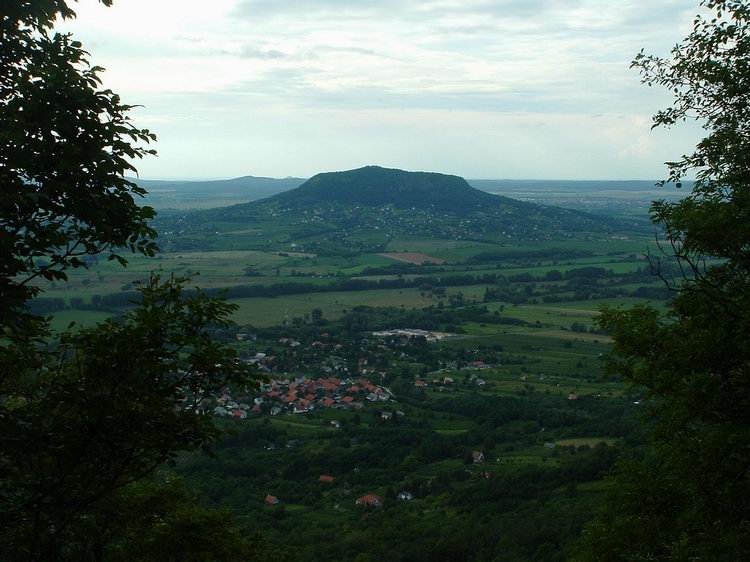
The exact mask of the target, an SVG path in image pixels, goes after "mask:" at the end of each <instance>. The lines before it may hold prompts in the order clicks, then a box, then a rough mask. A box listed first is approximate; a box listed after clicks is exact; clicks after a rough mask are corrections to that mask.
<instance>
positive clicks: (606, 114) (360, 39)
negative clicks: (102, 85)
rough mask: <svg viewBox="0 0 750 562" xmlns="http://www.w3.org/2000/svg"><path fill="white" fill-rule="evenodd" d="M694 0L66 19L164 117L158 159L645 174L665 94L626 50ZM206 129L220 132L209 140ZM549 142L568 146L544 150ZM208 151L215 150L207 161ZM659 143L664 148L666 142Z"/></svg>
mask: <svg viewBox="0 0 750 562" xmlns="http://www.w3.org/2000/svg"><path fill="white" fill-rule="evenodd" d="M690 4H691V3H686V2H684V0H566V1H565V2H562V1H560V0H419V1H417V0H284V1H280V0H213V1H212V4H211V9H210V10H206V9H205V4H204V3H203V2H202V1H201V0H160V2H153V0H129V2H127V3H115V6H114V7H113V8H112V9H109V10H107V9H104V8H102V7H101V6H97V5H96V3H81V5H80V10H79V19H78V21H76V22H70V23H66V25H69V26H71V27H70V29H71V30H72V31H74V32H75V33H76V35H77V36H78V38H80V39H82V40H83V41H84V45H86V46H90V45H96V49H95V50H92V61H93V62H95V63H97V64H101V65H103V66H105V67H107V69H108V72H107V73H106V74H105V76H104V78H105V80H106V84H107V86H111V87H113V88H114V89H115V90H116V91H118V92H119V93H121V94H122V95H123V97H124V99H126V100H127V101H129V102H132V103H142V104H144V105H146V109H144V110H142V111H141V110H139V114H140V115H143V117H144V122H146V121H148V122H149V123H153V124H155V125H159V127H158V128H157V127H156V126H155V127H154V128H155V129H157V133H160V136H161V138H162V142H161V143H160V147H159V151H160V154H161V157H160V159H159V160H158V163H155V164H153V166H156V168H154V169H155V170H161V171H160V172H159V173H160V175H170V176H174V175H177V174H178V172H175V171H171V170H166V167H168V166H176V167H177V168H178V169H179V166H181V165H184V166H187V167H189V166H194V167H197V166H199V165H206V166H208V165H210V166H215V167H216V169H214V170H211V172H210V174H209V175H221V173H220V170H219V167H220V166H224V167H225V168H226V169H227V170H229V169H233V170H235V171H237V172H242V170H241V169H240V168H242V166H245V165H248V166H249V165H250V164H251V162H249V161H248V160H246V159H244V158H243V156H242V154H250V153H251V152H252V153H253V154H257V155H262V158H260V159H259V160H258V162H260V163H262V165H263V166H268V167H267V168H264V170H263V172H264V173H266V174H279V175H288V174H297V175H299V174H309V173H312V172H315V171H319V170H320V169H325V168H327V167H337V168H342V167H345V165H344V164H343V163H348V164H351V163H354V162H360V161H362V162H363V163H368V158H365V157H364V156H363V155H364V154H371V155H372V157H371V159H370V161H378V160H379V158H378V155H379V154H380V155H382V156H383V158H385V159H386V160H388V159H390V160H395V161H398V162H400V163H403V164H404V165H405V167H411V168H414V167H417V166H409V165H408V160H409V159H413V160H414V161H415V162H419V163H420V164H419V166H418V167H421V168H424V169H428V168H430V167H431V166H429V165H428V164H429V162H433V163H434V164H433V166H432V167H433V168H438V167H439V166H444V165H448V164H449V163H450V164H451V165H454V166H456V170H455V171H456V172H458V173H462V174H466V175H474V176H475V177H476V176H477V175H478V174H479V170H481V171H482V174H481V175H484V176H485V177H489V176H492V175H493V174H492V173H491V172H492V169H493V166H495V168H494V169H496V170H497V172H496V173H495V174H494V175H496V176H497V175H503V176H506V177H507V176H510V175H515V176H516V177H523V176H529V175H531V174H539V173H540V169H545V166H548V168H549V173H548V174H547V176H548V177H553V176H554V175H555V173H559V174H562V173H563V171H565V175H566V176H567V177H571V176H573V175H575V174H574V173H573V171H572V166H573V164H575V166H578V167H579V169H580V176H581V177H583V176H584V175H586V176H588V177H591V174H593V171H596V174H594V175H595V176H600V177H603V175H605V174H604V167H605V165H611V166H612V170H613V171H617V172H618V173H622V174H626V173H627V174H629V175H630V177H633V176H635V177H644V176H646V175H650V174H646V173H644V172H638V170H645V169H647V168H648V169H649V170H650V169H651V168H649V167H648V166H647V165H646V164H645V163H646V162H648V161H649V158H650V157H651V156H653V154H654V153H655V151H657V150H658V148H659V147H658V146H656V145H654V144H653V141H652V140H650V139H653V138H656V137H654V136H653V133H651V132H650V130H649V129H650V121H649V119H648V116H649V115H651V114H653V113H654V112H655V111H656V110H657V109H659V108H661V107H662V106H664V105H665V104H666V103H667V102H668V100H669V95H668V93H664V92H660V91H658V90H657V89H649V88H644V87H642V86H641V85H640V84H639V77H638V75H637V73H636V72H633V71H631V70H629V68H628V66H629V63H630V60H631V59H632V58H633V56H634V55H635V54H636V53H637V52H638V51H639V50H640V49H641V48H642V47H645V48H646V50H647V51H648V52H654V53H661V54H665V53H668V52H669V49H670V48H671V46H672V45H673V44H674V43H676V42H677V41H679V40H680V38H681V37H682V36H683V35H685V34H686V33H688V32H689V30H690V28H691V22H692V15H693V14H694V12H696V11H697V10H696V9H695V8H691V7H690ZM514 116H516V117H517V118H516V117H514ZM594 116H598V117H597V118H592V117H594ZM614 116H618V117H614ZM377 120H381V121H382V123H383V125H382V126H377V124H376V122H377ZM433 125H434V126H433ZM690 134H691V135H692V134H693V133H690ZM566 135H568V136H570V138H566ZM586 135H588V138H589V139H596V142H586V140H585V139H586ZM193 137H195V138H196V140H195V141H193V140H189V139H192V138H193ZM685 138H687V137H685ZM691 138H692V137H691ZM200 139H203V141H204V144H205V146H206V147H211V148H207V149H204V151H202V152H201V150H200V147H199V144H200V143H199V140H200ZM476 139H482V140H481V142H480V141H476ZM482 143H484V144H482ZM393 147H398V150H399V151H400V152H398V154H395V153H394V150H395V148H393ZM521 147H523V148H521ZM681 150H683V151H684V149H681ZM253 151H255V152H253ZM451 151H453V152H451ZM543 151H548V153H550V154H551V153H553V152H554V153H555V154H559V155H565V154H567V155H568V157H567V160H566V157H564V156H560V157H559V158H558V157H557V156H554V157H553V156H550V157H549V158H548V159H547V161H549V162H550V163H549V165H548V164H546V163H545V159H544V158H542V152H543ZM207 153H210V154H211V155H212V156H211V158H214V155H216V156H215V157H216V161H215V162H213V161H212V162H211V163H210V164H209V163H203V164H199V162H200V161H201V158H203V157H205V155H206V154H207ZM453 153H455V154H453ZM499 153H503V154H504V153H508V154H512V155H513V158H512V159H510V160H509V159H507V158H498V156H497V154H499ZM171 154H173V155H174V156H172V155H171ZM290 154H293V156H289V155H290ZM219 155H220V156H219ZM316 158H317V159H318V160H319V162H320V164H319V166H318V167H314V166H313V162H314V160H315V159H316ZM336 158H339V159H340V161H341V162H342V164H341V165H336V166H334V164H335V162H336ZM400 159H403V162H402V161H401V160H400ZM628 159H632V162H637V163H638V164H634V167H633V169H632V171H628V168H627V167H626V166H625V162H626V161H628ZM652 159H653V160H654V162H656V163H657V164H656V165H658V166H661V162H662V161H663V159H664V155H660V156H653V158H652ZM294 162H300V163H301V162H304V164H300V166H299V167H293V165H294ZM552 162H554V164H553V163H552ZM180 163H182V164H180ZM144 165H146V166H151V165H152V164H149V163H145V162H144ZM472 166H473V167H474V169H476V170H477V172H476V173H473V172H472V171H471V170H472ZM540 166H541V168H540ZM524 169H525V170H527V171H526V172H524V171H523V170H524ZM592 170H593V171H592ZM253 171H257V170H245V172H247V173H250V172H253ZM446 171H450V170H446ZM227 173H229V172H227ZM207 174H208V172H206V173H203V174H202V173H193V175H207Z"/></svg>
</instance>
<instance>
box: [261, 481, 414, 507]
mask: <svg viewBox="0 0 750 562" xmlns="http://www.w3.org/2000/svg"><path fill="white" fill-rule="evenodd" d="M324 478H325V480H324ZM334 480H335V479H334V478H333V476H326V475H321V477H320V482H326V483H329V484H331V483H333V482H334ZM397 498H398V499H399V500H401V501H412V500H413V499H414V495H413V494H412V493H411V492H406V491H404V492H400V493H399V494H398V496H397ZM263 503H265V504H266V505H278V504H280V503H281V500H280V499H279V498H277V497H276V496H273V495H271V494H268V495H267V496H266V498H265V500H264V502H263ZM354 503H355V505H359V506H362V507H367V508H375V509H377V508H381V507H383V505H384V504H385V498H384V497H383V496H378V495H377V494H372V493H370V494H365V495H364V496H360V497H358V498H357V500H356V501H355V502H354Z"/></svg>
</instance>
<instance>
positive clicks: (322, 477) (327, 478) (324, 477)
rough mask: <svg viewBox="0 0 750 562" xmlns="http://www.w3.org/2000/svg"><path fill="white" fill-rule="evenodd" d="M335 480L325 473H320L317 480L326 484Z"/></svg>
mask: <svg viewBox="0 0 750 562" xmlns="http://www.w3.org/2000/svg"><path fill="white" fill-rule="evenodd" d="M335 481H336V479H335V478H334V477H333V476H328V475H327V474H321V475H320V478H318V482H325V483H326V484H333V483H334V482H335Z"/></svg>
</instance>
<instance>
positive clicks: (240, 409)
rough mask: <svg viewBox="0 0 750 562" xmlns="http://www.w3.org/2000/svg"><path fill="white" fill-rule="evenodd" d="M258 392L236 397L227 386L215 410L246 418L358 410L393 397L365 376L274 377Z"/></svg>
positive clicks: (223, 414) (217, 413) (263, 384)
mask: <svg viewBox="0 0 750 562" xmlns="http://www.w3.org/2000/svg"><path fill="white" fill-rule="evenodd" d="M259 393H260V395H259V396H251V395H239V394H238V395H237V396H236V397H233V396H232V395H231V393H230V392H229V390H228V389H227V390H225V392H224V393H223V394H222V395H221V396H220V397H219V398H217V399H216V406H215V407H214V408H213V413H214V415H217V416H220V417H235V418H239V419H245V418H246V417H247V416H248V415H256V416H257V415H262V414H267V415H272V416H277V415H281V414H303V413H306V412H311V411H313V410H315V409H323V408H334V409H354V410H358V409H361V408H363V407H364V405H365V404H366V403H368V402H370V403H373V402H387V401H389V400H393V399H394V395H393V393H392V392H391V391H390V390H388V389H387V388H385V387H382V386H378V385H375V384H373V383H371V382H370V381H368V380H367V379H364V378H359V379H356V380H354V379H351V378H344V379H341V378H337V377H326V378H317V379H308V378H307V377H305V376H301V377H297V378H295V379H293V380H290V379H289V378H281V377H278V378H277V377H274V378H272V379H271V380H270V381H269V382H265V383H262V384H261V385H260V389H259Z"/></svg>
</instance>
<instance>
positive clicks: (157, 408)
mask: <svg viewBox="0 0 750 562" xmlns="http://www.w3.org/2000/svg"><path fill="white" fill-rule="evenodd" d="M102 3H103V4H105V5H110V4H111V0H102ZM74 15H75V14H74V13H73V11H72V10H70V8H69V7H68V6H67V4H66V2H65V1H63V0H38V1H33V2H29V1H24V2H5V3H3V4H2V7H0V27H1V29H2V31H1V33H0V62H1V64H0V69H1V70H0V185H2V197H0V548H2V552H3V555H2V558H3V559H4V560H88V559H93V560H107V559H112V560H117V559H133V558H137V559H141V560H144V559H156V557H155V556H154V555H155V554H156V553H159V554H160V556H159V559H167V560H169V559H173V560H176V559H179V560H191V559H192V560H196V559H200V560H208V559H211V558H210V556H208V555H206V552H205V550H202V549H206V548H211V549H212V550H213V554H212V555H214V556H218V557H221V558H222V559H224V558H226V556H225V555H226V554H227V553H228V551H229V550H232V549H233V545H238V544H240V543H241V542H242V541H240V539H239V534H238V532H237V531H236V530H235V529H233V528H232V525H231V524H230V523H229V522H228V519H227V516H226V514H221V513H216V512H210V511H208V510H205V509H201V508H198V507H195V505H194V502H193V500H192V499H190V498H189V494H187V493H182V492H178V491H175V489H174V488H172V487H170V486H168V485H166V484H164V485H159V483H158V482H157V481H156V480H154V481H152V482H150V483H145V482H144V481H145V479H147V478H148V477H149V476H150V475H152V474H153V473H154V471H155V470H156V469H157V467H159V466H160V465H162V464H163V463H165V462H169V461H173V460H174V459H175V458H176V456H177V455H178V454H179V453H180V452H184V451H192V450H196V449H205V448H206V447H208V446H209V445H210V444H211V443H212V442H213V441H214V440H215V439H216V438H217V437H218V436H219V435H220V432H219V430H218V429H217V427H216V426H215V425H214V424H213V422H212V420H211V418H209V417H207V416H203V415H199V407H200V403H201V400H202V398H203V396H205V395H207V394H209V393H213V392H217V391H219V390H220V389H222V388H224V387H225V386H226V385H228V384H248V383H251V382H252V379H251V378H250V377H249V375H250V372H249V369H248V368H247V367H246V366H245V365H243V364H242V363H240V362H239V361H238V357H237V355H236V353H235V352H234V351H232V350H231V349H230V348H228V347H227V346H225V345H223V344H220V343H218V342H215V341H212V340H211V339H210V337H209V335H208V334H209V329H213V327H215V326H226V325H227V320H226V319H227V317H228V315H230V314H231V313H232V312H233V311H234V308H235V307H234V306H233V305H229V304H227V303H226V302H225V301H223V300H222V299H221V298H218V297H212V296H208V295H205V294H203V293H201V292H200V291H198V290H191V295H190V296H189V297H188V296H187V295H185V294H184V293H183V287H184V285H185V282H186V281H185V280H184V279H176V278H169V279H167V280H162V279H160V278H159V277H158V276H152V277H151V278H150V279H149V280H148V281H147V282H145V283H144V284H143V285H142V286H141V288H140V293H141V304H140V305H139V306H138V307H136V308H135V309H133V310H131V311H130V312H127V313H126V314H125V315H124V316H123V317H121V318H120V319H118V320H108V321H107V322H105V323H103V324H101V325H99V326H97V327H95V328H91V329H83V330H82V329H79V330H77V331H68V332H66V333H64V334H62V335H61V336H59V338H57V339H55V338H53V337H52V335H51V334H50V332H49V330H48V328H47V322H46V321H45V320H44V319H41V318H38V317H35V316H33V315H32V313H31V312H30V311H29V307H28V300H29V299H30V298H31V297H34V296H36V295H37V294H39V293H40V292H41V289H40V287H39V285H38V283H37V282H38V281H39V280H40V279H47V280H60V279H61V280H65V279H66V273H65V271H66V270H67V269H69V268H77V267H86V265H87V264H86V261H85V258H86V257H87V256H90V255H94V254H100V253H105V255H108V256H109V259H110V260H116V261H118V262H120V263H121V264H123V265H124V264H125V263H126V260H125V259H124V258H123V257H122V256H120V255H119V253H120V252H121V250H123V249H125V250H130V251H133V252H140V253H142V254H145V255H147V256H150V255H153V253H154V251H155V249H156V246H155V243H154V240H153V238H154V237H155V231H154V230H153V229H152V228H151V227H150V226H149V224H148V221H149V219H151V218H152V217H153V215H154V213H153V210H152V209H150V208H149V207H140V206H138V205H137V204H136V202H135V197H137V196H141V195H143V194H144V193H145V191H143V190H142V189H141V188H139V187H138V186H136V185H135V184H134V183H132V182H130V181H128V180H126V179H124V178H123V174H124V173H125V172H128V171H131V172H132V171H134V168H133V166H132V163H131V162H132V160H133V159H137V158H140V157H142V156H144V155H146V154H152V153H153V151H151V150H147V149H145V148H142V147H141V146H139V143H148V142H150V141H152V140H154V136H153V135H152V134H151V133H150V132H149V131H147V130H141V129H137V128H135V127H133V126H132V125H131V124H130V122H129V118H128V115H127V114H128V111H129V110H130V109H131V106H128V105H124V104H122V103H121V101H120V98H119V97H118V96H117V95H116V94H114V93H113V92H111V91H109V90H102V89H100V81H99V73H100V72H101V70H102V69H101V68H99V67H95V66H90V65H89V63H88V61H87V59H86V56H87V54H86V52H85V51H84V50H83V48H82V46H81V44H80V43H78V42H76V41H73V40H72V38H71V37H70V36H69V35H60V34H54V35H53V34H52V26H53V24H54V22H55V20H56V18H58V17H61V18H71V17H73V16H74ZM49 300H50V302H48V304H49V305H50V306H52V307H53V308H54V307H56V306H57V304H58V303H56V302H55V301H54V299H49ZM136 482H140V485H139V486H134V483H136ZM146 489H150V490H151V492H150V494H149V498H148V499H147V500H146V499H144V496H143V493H144V490H146ZM146 528H148V532H145V529H146ZM219 530H223V531H224V534H223V535H221V539H222V541H223V542H222V544H221V546H218V545H217V537H218V535H215V534H216V533H218V531H219ZM187 531H189V533H190V534H189V535H188V536H184V535H185V533H186V532H187ZM211 535H215V536H211ZM128 536H129V537H130V539H127V538H126V539H123V537H128ZM186 538H187V539H192V541H193V542H190V541H188V540H185V539H186ZM224 539H225V540H224ZM118 541H119V542H118ZM122 541H125V542H122ZM123 545H124V546H123ZM120 547H126V548H125V550H124V551H123V552H125V553H126V555H124V557H119V558H118V556H117V553H118V552H120V551H121V550H122V549H121V548H120ZM139 547H142V550H138V548H139ZM118 548H120V550H118ZM146 553H147V554H146ZM176 553H182V555H178V554H176ZM175 556H177V558H175Z"/></svg>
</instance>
